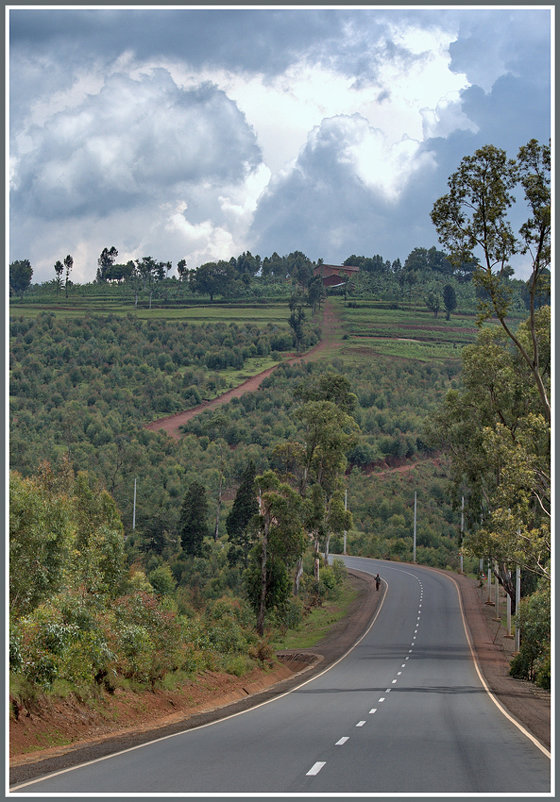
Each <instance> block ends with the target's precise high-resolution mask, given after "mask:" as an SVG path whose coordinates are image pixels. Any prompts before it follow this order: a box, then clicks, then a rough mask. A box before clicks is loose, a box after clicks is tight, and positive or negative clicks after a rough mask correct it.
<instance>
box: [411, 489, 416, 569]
mask: <svg viewBox="0 0 560 802" xmlns="http://www.w3.org/2000/svg"><path fill="white" fill-rule="evenodd" d="M412 562H413V563H415V562H416V490H415V491H414V536H413V540H412Z"/></svg>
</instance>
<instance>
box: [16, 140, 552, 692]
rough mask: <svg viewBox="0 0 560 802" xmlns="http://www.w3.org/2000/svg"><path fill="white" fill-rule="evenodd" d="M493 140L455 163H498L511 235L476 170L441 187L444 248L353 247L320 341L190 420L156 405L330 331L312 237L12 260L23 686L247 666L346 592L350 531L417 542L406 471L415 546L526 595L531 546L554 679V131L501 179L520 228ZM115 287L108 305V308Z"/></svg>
mask: <svg viewBox="0 0 560 802" xmlns="http://www.w3.org/2000/svg"><path fill="white" fill-rule="evenodd" d="M494 151H495V149H494V150H492V149H484V150H483V152H481V153H478V154H476V157H475V158H474V160H473V161H470V162H468V165H467V166H468V167H469V169H470V170H471V172H470V173H469V172H468V171H467V170H465V171H464V172H463V173H462V174H461V180H462V181H463V182H464V185H465V186H467V185H468V182H469V181H471V180H472V181H473V182H474V184H476V186H477V190H480V179H479V177H478V173H477V172H476V170H475V169H474V168H476V167H478V162H480V163H484V167H485V169H488V165H490V167H491V169H493V170H494V171H495V173H496V175H495V180H494V181H493V183H491V185H490V187H489V189H488V193H489V197H488V198H486V199H485V201H484V203H485V204H486V206H485V208H488V204H489V203H490V204H491V203H492V202H494V204H495V206H496V209H495V211H494V214H495V220H496V225H497V227H498V228H499V224H503V231H502V236H501V238H498V240H499V242H498V240H494V239H492V237H489V238H488V239H487V240H484V239H483V237H484V236H487V229H486V228H484V227H482V229H481V231H482V233H481V231H479V230H478V229H477V226H478V217H477V213H476V210H475V212H473V218H472V220H471V219H470V218H469V217H468V214H465V213H464V212H461V210H460V204H461V203H462V202H463V201H464V199H465V197H466V194H465V192H463V194H461V192H458V193H457V196H456V197H455V196H453V197H452V195H451V194H450V196H449V197H448V196H446V199H441V202H438V203H437V204H436V205H435V207H434V211H433V219H434V223H435V224H436V227H438V231H439V232H440V236H441V238H442V242H444V243H445V244H446V246H447V247H448V252H447V255H446V253H444V252H440V251H437V250H436V249H435V248H432V249H430V250H426V249H422V248H417V249H415V250H414V251H413V252H412V253H411V254H410V255H409V257H408V258H407V260H406V261H405V264H404V265H401V264H400V262H399V261H398V260H397V262H394V263H392V264H389V263H388V262H385V261H384V260H383V259H382V257H380V256H374V257H371V258H370V257H367V258H366V257H359V256H356V255H353V256H351V257H349V259H348V260H346V261H347V263H348V264H355V265H358V266H360V268H361V269H360V273H359V276H358V278H357V279H356V280H355V281H352V282H348V284H347V285H346V286H345V287H344V288H342V289H341V290H339V291H338V294H339V296H344V300H343V299H342V297H339V299H332V300H331V302H333V303H334V302H336V303H337V304H338V309H339V312H340V314H341V315H342V317H343V321H342V325H343V329H342V339H341V340H340V342H339V343H338V345H336V346H335V347H333V349H332V352H331V354H330V356H329V357H328V358H326V359H325V358H324V359H322V360H320V361H317V362H315V363H307V364H304V363H298V364H293V365H288V364H281V365H280V366H279V367H278V369H277V370H276V371H275V373H274V374H272V375H271V376H270V377H269V378H268V379H266V380H265V381H264V382H263V383H262V385H261V388H260V389H259V391H257V392H255V393H251V394H248V395H245V396H243V397H241V398H238V399H234V400H233V401H232V402H231V403H230V404H228V405H227V406H224V407H222V408H221V409H220V410H219V411H218V412H210V411H207V412H204V413H202V414H200V415H198V416H197V417H196V418H194V419H193V420H191V421H190V422H189V423H188V424H187V425H186V426H185V429H184V436H183V437H182V438H181V440H180V442H179V443H175V442H174V441H172V440H171V439H170V438H169V437H167V436H166V435H164V434H163V433H154V432H151V431H147V430H146V429H145V428H144V427H145V424H146V423H147V422H149V421H151V420H153V419H155V418H157V417H159V416H161V415H163V414H166V413H171V412H174V411H178V410H182V409H186V408H189V407H193V406H196V405H197V404H199V403H200V402H201V401H203V400H206V399H210V398H213V397H214V396H216V395H218V394H220V392H222V391H223V390H225V389H227V388H228V387H229V386H231V385H232V384H235V383H239V381H241V380H242V376H243V372H244V371H246V372H247V373H248V374H250V373H255V372H257V371H258V370H259V369H262V365H263V361H264V360H269V362H268V363H267V364H269V363H272V364H274V363H279V362H281V360H282V355H283V354H286V353H287V352H292V351H300V350H305V349H306V348H308V347H309V346H310V345H312V344H313V343H314V342H316V340H317V336H318V335H317V329H316V328H314V327H313V317H312V316H313V313H314V312H317V311H319V310H320V307H321V304H322V302H323V300H324V292H323V290H322V285H321V284H320V282H319V281H318V280H317V279H316V278H314V277H313V267H314V263H312V262H311V261H310V260H309V259H307V257H305V255H304V254H301V253H299V252H296V253H294V254H290V255H289V256H288V257H278V256H277V254H274V255H273V257H271V258H269V259H268V258H267V259H264V260H261V259H260V257H252V256H251V254H243V255H242V256H241V257H238V259H232V260H230V261H229V262H216V263H208V264H207V265H202V266H200V267H199V268H196V269H194V270H191V271H187V269H186V264H185V263H184V260H182V261H181V262H180V263H179V265H178V273H179V278H171V279H170V278H167V273H168V272H169V270H170V269H171V265H169V264H168V263H162V262H156V261H155V260H154V259H152V258H151V257H145V258H143V259H142V260H138V261H137V263H129V264H128V265H125V266H119V265H118V264H117V263H116V258H117V255H118V253H117V251H116V248H114V247H113V248H111V249H105V250H104V252H103V253H102V255H101V256H100V259H99V261H98V274H97V278H96V282H95V284H93V285H84V286H82V287H78V286H75V285H73V284H72V283H71V281H70V274H71V270H72V267H73V260H72V257H71V256H70V255H68V256H67V257H66V258H65V259H64V264H63V263H62V262H57V265H55V273H56V278H55V279H54V280H53V282H48V283H47V284H45V285H40V286H37V285H30V280H31V274H32V270H31V266H30V265H29V263H27V262H26V260H23V261H20V262H18V263H13V264H12V265H11V266H10V285H11V288H12V290H13V294H14V297H13V299H12V301H13V315H12V319H11V329H10V371H11V372H10V408H11V424H12V425H11V438H10V461H11V468H12V471H13V473H12V476H11V483H12V484H11V500H12V503H11V516H10V548H11V552H10V554H11V585H10V593H11V596H10V598H11V610H10V615H11V643H10V660H11V668H12V670H13V672H14V677H15V682H16V686H17V687H19V690H20V692H21V693H31V692H32V689H33V688H36V687H42V688H53V687H58V688H59V689H60V687H61V686H60V683H65V682H66V683H70V685H72V686H74V687H78V686H79V687H81V688H85V689H87V690H89V691H91V689H92V688H95V687H96V686H99V685H104V686H105V687H106V688H107V689H108V690H111V689H114V687H115V683H118V682H124V681H134V682H142V683H151V684H152V685H153V684H154V683H156V682H164V681H169V678H170V677H175V678H177V679H179V680H180V678H181V677H182V676H184V675H185V673H189V672H190V673H192V672H194V671H196V670H198V669H200V668H203V667H208V666H220V667H222V668H224V669H225V670H228V671H232V672H233V673H243V671H245V670H247V668H248V667H249V665H251V664H252V661H254V660H256V661H259V660H260V661H262V660H263V659H267V658H268V657H269V656H270V651H269V649H268V647H267V636H268V635H270V633H271V632H272V631H273V630H274V629H278V628H280V629H282V628H284V629H285V628H286V627H289V626H297V625H298V624H299V623H300V622H301V621H302V617H303V616H304V614H305V612H306V610H307V609H309V607H310V606H312V605H313V604H317V603H320V602H321V600H322V599H323V598H324V597H325V596H327V595H329V594H331V595H332V594H336V593H337V592H338V589H339V588H340V585H341V582H342V574H343V571H342V569H341V567H340V565H338V564H337V565H335V566H332V567H330V566H327V565H326V555H327V554H328V553H329V552H331V553H332V552H337V551H340V550H341V548H342V538H343V536H344V533H347V537H348V550H349V551H352V552H354V553H358V554H362V555H366V556H375V557H381V558H384V559H397V560H410V559H411V558H412V536H411V534H412V533H411V530H412V502H413V497H414V493H415V492H416V493H417V495H418V501H419V509H420V514H419V520H418V550H417V558H418V560H419V561H420V562H424V563H425V564H429V565H434V566H439V567H451V568H456V567H457V566H458V559H459V557H458V553H459V548H461V549H462V551H463V555H464V557H465V559H466V565H465V567H466V568H467V569H473V568H474V567H475V566H476V564H477V563H478V558H479V557H486V558H488V559H490V560H491V561H492V563H493V564H494V565H495V566H496V571H497V575H498V576H499V578H500V581H501V582H502V584H503V585H504V587H505V588H506V591H507V592H508V593H510V595H511V593H512V579H511V577H512V570H513V567H514V566H515V565H516V564H521V565H522V566H523V569H524V577H525V578H524V590H525V594H524V595H525V599H524V600H523V602H522V604H521V609H520V610H519V611H518V613H519V620H520V621H522V622H523V627H524V629H523V632H524V640H523V644H524V645H523V649H522V652H521V653H520V655H519V656H518V658H517V660H516V664H515V666H514V667H513V670H514V671H515V672H516V673H517V674H518V675H520V676H525V677H528V678H531V679H537V680H538V681H539V682H540V683H541V684H543V685H546V682H547V678H548V679H549V664H550V652H549V649H548V651H547V643H548V642H549V641H548V640H547V631H548V630H547V628H546V625H545V626H544V627H543V626H542V621H543V618H542V616H543V615H548V613H547V610H549V581H550V557H549V551H550V523H549V517H550V459H549V449H550V403H549V396H550V341H549V329H550V322H549V308H548V306H546V302H547V300H548V299H549V289H548V282H547V278H548V275H549V266H550V253H549V251H548V252H547V251H546V247H545V245H546V242H547V238H548V239H549V236H550V234H549V225H550V224H549V217H548V223H547V217H546V192H545V191H544V188H545V184H546V180H545V173H546V153H545V151H544V150H542V152H541V151H540V150H538V149H537V148H536V147H532V148H531V147H529V146H528V149H527V151H526V152H524V153H523V154H522V155H520V157H519V163H518V165H517V168H516V169H517V170H518V172H516V173H515V175H514V174H513V173H512V174H511V175H509V173H508V175H507V176H506V177H507V182H510V183H508V186H511V185H512V184H511V182H514V181H519V182H521V185H522V186H523V187H524V188H525V192H526V196H527V199H528V203H529V206H530V209H531V214H532V216H531V217H530V219H529V221H528V222H527V224H526V225H525V226H524V227H522V229H521V234H522V242H521V244H516V242H515V240H514V239H511V238H510V237H509V233H510V232H509V228H508V224H507V222H504V219H503V218H504V215H505V214H506V213H507V208H508V203H507V202H505V201H504V198H506V199H507V197H508V196H507V193H504V192H501V190H500V180H502V179H503V178H504V174H505V173H504V171H506V172H507V170H509V169H510V168H509V166H507V165H506V162H505V160H503V159H502V158H501V155H500V154H496V153H495V152H494ZM541 157H542V159H543V164H544V167H543V168H542V170H541V166H542V165H541V163H540V161H539V160H540V159H541ZM477 160H478V161H477ZM529 168H531V169H532V170H533V173H531V176H532V178H531V180H529V178H530V176H528V172H527V171H528V170H529ZM524 171H525V172H524ZM539 171H540V172H539ZM482 174H483V175H486V173H485V172H484V170H483V171H482ZM473 175H474V176H475V178H474V179H473V178H472V176H473ZM504 180H505V179H504ZM477 182H478V183H477ZM507 182H506V183H507ZM524 182H525V183H524ZM451 186H452V189H453V191H455V192H456V191H457V182H455V183H454V184H452V185H451ZM484 188H485V189H487V187H485V186H484ZM492 193H494V195H492ZM477 197H478V196H477ZM467 205H468V204H467ZM472 208H473V207H472V204H471V205H470V206H469V209H471V210H472ZM469 214H470V212H469ZM454 215H455V217H453V216H454ZM548 215H549V211H548ZM450 221H452V222H450ZM452 223H453V224H452ZM547 225H548V233H547V228H546V227H547ZM477 237H478V239H477ZM474 242H477V243H478V245H479V246H480V245H481V246H482V247H483V249H485V254H486V260H485V263H484V264H482V265H480V264H478V263H477V262H476V260H475V258H474V256H473V254H472V252H471V250H472V247H473V243H474ZM496 242H498V245H496ZM504 243H506V244H507V243H509V245H508V248H509V250H508V249H507V248H506V250H505V251H503V250H502V251H500V250H499V249H500V248H504V247H505V246H504ZM496 248H498V252H497V251H496ZM516 248H517V250H518V251H521V252H525V253H527V252H530V253H531V255H532V260H533V262H532V265H533V268H532V274H531V277H530V279H529V280H528V281H527V282H518V281H514V280H513V279H512V278H511V270H510V268H509V266H508V258H509V257H510V256H511V255H512V254H513V253H515V252H516ZM496 265H498V266H499V267H498V270H497V271H496V270H495V266H496ZM121 268H123V269H122V270H121ZM124 268H126V269H124ZM64 270H66V280H65V282H64V283H63V280H62V275H63V272H64ZM119 271H120V272H119ZM471 276H472V278H473V281H471ZM109 282H114V283H111V284H110V283H109ZM63 291H64V292H63ZM335 294H336V293H335ZM24 296H25V299H26V303H24V304H22V303H21V298H22V297H24ZM63 296H64V297H63ZM218 296H219V297H220V298H221V299H222V300H224V299H226V300H228V299H229V301H230V302H232V307H231V309H234V308H237V307H236V305H235V304H234V303H233V300H234V299H235V298H246V299H247V298H250V299H252V300H253V301H255V300H257V299H258V300H260V301H262V302H263V305H264V306H268V303H264V302H268V300H271V299H273V300H274V309H275V311H274V314H273V315H271V314H270V313H269V312H268V311H267V313H265V314H264V315H263V316H260V317H259V316H258V315H256V313H255V312H254V311H251V310H249V311H247V310H246V311H245V316H246V319H245V320H230V321H229V322H228V323H224V322H223V321H221V322H220V320H219V319H216V315H215V310H216V306H215V305H214V304H213V302H214V301H215V300H216V298H217V297H218ZM197 299H198V300H199V301H202V300H203V299H205V300H209V301H210V303H211V304H213V305H212V306H211V307H209V308H210V309H211V310H212V314H211V315H209V316H208V321H206V322H204V321H201V320H200V316H199V319H198V320H197V322H194V321H193V320H191V321H190V322H187V321H186V320H182V319H180V318H177V317H176V315H175V313H176V312H179V313H180V314H181V313H182V310H181V309H180V307H181V305H183V307H185V306H188V307H190V308H191V309H192V307H195V306H196V304H195V303H194V302H195V300H197ZM279 299H283V302H284V314H283V315H281V316H280V318H278V317H277V311H278V309H277V306H278V302H279ZM106 303H109V305H110V306H111V309H112V312H111V313H110V314H107V313H105V314H99V305H100V304H101V305H103V304H106ZM35 304H36V306H35ZM477 304H478V306H479V309H480V310H481V315H480V319H479V320H478V323H479V324H481V323H483V321H485V320H489V318H490V317H491V316H493V317H494V318H495V319H496V321H497V324H498V325H499V327H500V328H498V326H497V325H490V324H488V323H487V324H486V325H484V326H483V327H482V329H481V332H480V334H479V336H478V338H477V339H476V341H475V336H474V334H475V326H474V325H473V324H474V323H475V320H474V316H473V315H474V312H475V310H476V308H477ZM142 305H143V306H144V312H143V313H141V311H140V307H141V306H142ZM34 306H35V309H36V310H37V309H38V313H37V312H33V313H32V314H30V310H32V309H33V307H34ZM146 307H147V309H146ZM156 307H159V309H158V308H156ZM164 307H166V308H167V309H169V310H170V317H169V319H167V316H166V314H163V313H162V311H161V310H162V309H163V308H164ZM42 308H48V311H42ZM272 308H273V307H272V306H271V307H270V308H269V309H272ZM405 309H406V312H405V311H404V310H405ZM443 309H445V312H446V315H445V317H446V320H445V321H443V320H440V321H437V318H438V315H439V312H440V310H443ZM54 310H57V311H54ZM83 310H85V314H83ZM96 310H97V311H96ZM522 312H523V314H524V316H527V312H528V317H527V320H526V322H525V323H523V324H522V325H521V326H519V325H518V324H519V320H520V314H521V313H522ZM171 313H173V314H171ZM207 314H208V313H207V312H206V310H205V311H204V312H203V313H202V315H207ZM226 314H229V313H224V312H223V311H222V310H220V311H219V312H218V318H219V317H220V316H222V317H224V316H225V315H226ZM247 316H248V319H249V320H251V322H250V323H249V322H247ZM452 316H453V317H452ZM436 321H437V322H436ZM316 323H317V318H315V324H316ZM465 346H466V347H465ZM461 355H462V357H463V358H462V364H461V359H460V357H461ZM461 368H462V371H461ZM444 399H445V400H444ZM399 467H402V468H403V469H404V470H402V471H401V470H391V469H396V468H399ZM449 479H451V480H452V482H451V484H450V482H449ZM133 487H134V488H135V489H136V487H137V489H138V497H137V503H136V505H135V506H134V508H133V503H134V502H133ZM345 490H347V500H348V505H347V506H348V509H349V510H350V512H348V510H346V509H345V503H344V491H345ZM461 497H466V500H467V519H468V525H469V526H468V529H469V531H468V532H467V534H466V536H465V540H464V542H463V543H461V542H460V540H459V535H460V532H459V526H458V519H459V515H458V504H459V501H460V499H461ZM256 510H258V514H256ZM481 513H482V516H483V517H482V521H481V517H480V516H481ZM321 555H325V559H323V558H322V556H321ZM171 641H172V642H173V643H174V644H175V645H176V648H174V649H166V648H165V645H166V644H169V643H170V642H171ZM547 661H548V662H547ZM547 666H548V667H547ZM57 683H58V685H57Z"/></svg>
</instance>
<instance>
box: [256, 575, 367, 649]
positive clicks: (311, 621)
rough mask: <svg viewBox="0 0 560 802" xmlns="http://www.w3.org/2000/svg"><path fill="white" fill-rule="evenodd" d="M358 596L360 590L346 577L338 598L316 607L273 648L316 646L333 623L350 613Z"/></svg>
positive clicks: (275, 643)
mask: <svg viewBox="0 0 560 802" xmlns="http://www.w3.org/2000/svg"><path fill="white" fill-rule="evenodd" d="M357 596H358V591H357V590H356V589H354V588H353V587H352V586H351V585H350V582H349V581H348V579H346V580H345V582H344V584H343V585H342V588H341V590H340V593H339V596H338V598H337V599H329V600H326V601H324V602H323V604H322V606H321V607H314V608H313V609H312V610H311V612H310V613H309V615H308V616H307V617H306V618H305V620H304V621H303V622H302V623H301V624H300V625H299V627H298V628H297V629H295V630H294V629H291V630H288V632H286V634H285V635H284V636H283V637H281V638H279V639H277V640H275V641H274V642H273V643H272V644H271V645H272V648H273V649H274V650H275V651H281V650H282V649H307V648H310V647H311V646H316V645H317V644H318V643H319V642H320V641H322V640H323V638H325V637H326V636H327V635H328V634H329V632H330V630H331V627H332V626H333V624H336V623H337V621H340V620H341V619H342V618H344V617H345V616H346V615H347V614H348V612H349V610H350V607H351V605H352V603H353V602H354V601H355V599H356V597H357Z"/></svg>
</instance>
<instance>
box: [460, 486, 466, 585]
mask: <svg viewBox="0 0 560 802" xmlns="http://www.w3.org/2000/svg"><path fill="white" fill-rule="evenodd" d="M464 531H465V497H464V496H461V543H460V544H459V563H460V572H461V573H463V532H464Z"/></svg>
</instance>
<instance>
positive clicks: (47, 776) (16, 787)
mask: <svg viewBox="0 0 560 802" xmlns="http://www.w3.org/2000/svg"><path fill="white" fill-rule="evenodd" d="M352 570H356V571H359V569H358V568H356V569H352ZM359 572H360V573H367V571H359ZM381 581H382V582H383V583H384V584H385V588H384V589H383V596H382V597H381V603H380V604H379V605H378V606H377V609H376V611H375V615H374V616H373V618H372V619H371V622H370V624H369V626H368V628H367V629H366V631H365V632H364V633H363V634H362V635H361V636H360V637H359V638H358V640H357V641H356V642H355V643H353V644H352V646H350V648H349V649H348V650H347V651H346V652H344V654H343V655H342V657H339V658H338V660H335V662H334V663H331V665H330V666H327V668H325V669H324V670H323V671H321V672H320V673H319V674H315V675H314V676H313V677H310V678H309V679H306V680H305V681H304V682H301V683H300V684H299V685H296V686H295V688H290V690H288V691H284V693H281V694H279V695H278V696H274V697H273V698H272V699H267V700H266V701H265V702H259V704H257V705H254V706H253V707H249V708H247V710H240V711H239V712H238V713H231V714H230V715H229V716H224V717H223V718H218V719H216V720H215V721H209V722H208V723H207V724H199V725H198V726H197V727H191V728H189V729H187V730H181V731H180V732H174V733H172V734H171V735H163V736H162V737H161V738H154V739H153V740H151V741H146V743H143V744H138V745H137V746H130V747H129V748H128V749H121V751H120V752H112V753H111V754H110V755H103V757H97V758H95V759H94V760H88V761H86V762H85V763H79V764H78V765H77V766H69V767H68V768H67V769H61V770H60V771H55V772H52V774H44V775H43V776H42V777H36V778H35V779H34V780H28V781H27V782H24V783H20V784H19V785H14V786H13V787H12V788H11V789H10V791H11V792H13V791H19V790H20V789H22V788H27V787H28V786H30V785H34V784H36V783H39V782H42V781H43V780H51V779H53V778H54V777H58V776H60V775H61V774H67V773H68V772H70V771H75V770H76V769H81V768H84V767H85V766H91V765H93V764H94V763H100V762H101V761H102V760H109V759H110V758H112V757H118V756H119V755H124V754H126V753H127V752H134V751H135V750H136V749H142V748H143V747H144V746H150V745H151V744H155V743H157V742H158V741H167V740H168V739H169V738H175V737H176V736H178V735H188V733H191V732H195V731H196V730H202V729H204V728H205V727H211V726H212V725H214V724H219V723H220V722H221V721H227V720H228V719H230V718H235V717H236V716H242V715H243V714H244V713H250V712H251V711H252V710H256V709H257V708H258V707H264V705H268V704H270V703H271V702H276V701H278V699H282V697H284V696H288V694H290V693H293V692H294V691H297V690H299V689H300V688H303V686H304V685H307V684H308V683H309V682H313V681H314V680H316V679H318V678H319V677H322V676H323V674H326V673H327V671H330V670H331V668H334V667H335V666H336V665H338V663H340V662H341V660H344V658H345V657H347V656H348V655H349V654H350V652H351V651H352V650H353V649H355V648H356V646H358V644H360V643H361V642H362V641H363V639H364V638H365V637H366V635H367V634H368V632H369V631H370V629H371V628H372V626H373V625H374V624H375V622H376V621H377V616H378V615H379V613H380V612H381V608H382V607H383V603H384V601H385V596H386V595H387V589H388V587H389V583H388V582H387V580H385V579H383V580H381ZM305 670H307V669H304V671H305ZM63 795H66V794H63ZM258 795H259V794H257V796H258ZM137 796H143V794H137ZM203 796H205V794H203ZM235 796H237V794H235ZM241 796H255V794H252V793H246V794H241Z"/></svg>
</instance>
